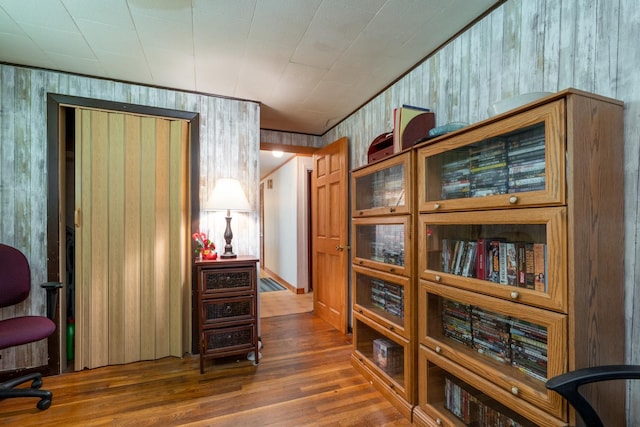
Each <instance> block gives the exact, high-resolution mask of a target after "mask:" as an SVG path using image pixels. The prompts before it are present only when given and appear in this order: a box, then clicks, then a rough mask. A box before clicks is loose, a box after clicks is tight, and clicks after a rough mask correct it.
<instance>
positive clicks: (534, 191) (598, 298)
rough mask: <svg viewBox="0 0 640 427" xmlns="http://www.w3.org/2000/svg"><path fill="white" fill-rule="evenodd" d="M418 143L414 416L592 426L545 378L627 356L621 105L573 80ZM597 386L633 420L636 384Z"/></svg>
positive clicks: (457, 422) (612, 417) (593, 393)
mask: <svg viewBox="0 0 640 427" xmlns="http://www.w3.org/2000/svg"><path fill="white" fill-rule="evenodd" d="M414 150H415V155H416V170H417V174H416V180H417V181H416V184H417V201H416V205H417V210H416V211H415V212H416V215H417V216H418V217H419V218H418V221H417V222H418V225H417V240H418V251H417V256H416V258H417V270H418V271H417V273H416V275H417V276H418V277H419V285H418V287H417V290H416V293H415V294H412V295H415V297H416V299H417V300H418V307H417V317H416V318H417V327H416V329H417V336H418V342H419V345H418V356H417V371H416V373H417V382H418V402H417V403H418V404H417V406H416V407H415V408H414V411H413V422H414V423H415V424H417V425H427V426H462V425H466V424H467V423H468V422H470V421H471V420H472V418H473V417H476V420H477V421H479V422H480V423H481V424H480V425H482V422H483V421H486V420H487V419H488V417H490V416H496V415H495V414H496V413H500V414H502V415H501V416H503V417H511V418H514V419H517V420H518V421H519V422H521V423H523V424H524V425H529V424H527V423H530V425H541V426H564V425H568V424H571V425H581V420H576V419H575V418H576V417H575V413H574V412H573V411H572V410H571V409H570V408H568V406H567V404H566V402H565V401H564V400H563V399H561V398H560V397H559V395H557V394H556V393H555V392H552V391H549V390H547V389H546V388H545V385H544V384H545V381H546V379H548V378H551V377H553V376H555V375H557V374H561V373H564V372H566V371H569V370H574V369H579V368H583V367H589V366H597V365H607V364H618V363H624V348H625V342H624V340H625V333H624V330H625V328H624V232H623V223H624V189H623V188H624V182H623V163H624V143H623V105H622V103H621V102H618V101H615V100H612V99H608V98H604V97H600V96H596V95H592V94H588V93H584V92H581V91H577V90H573V89H569V90H565V91H563V92H559V93H557V94H554V95H551V96H549V97H547V98H544V99H541V100H539V101H536V102H533V103H531V104H528V105H526V106H523V107H521V108H518V109H516V110H513V111H510V112H507V113H504V114H502V115H499V116H496V117H493V118H490V119H488V120H485V121H483V122H480V123H477V124H474V125H471V126H468V127H466V128H464V129H461V130H459V131H456V132H453V133H450V134H448V135H444V136H441V137H438V138H435V139H432V140H430V141H427V142H425V143H423V144H421V145H419V146H416V147H415V148H414ZM354 188H355V189H356V191H357V190H358V189H357V187H354ZM354 236H356V237H357V235H356V234H355V233H354ZM409 304H410V303H409ZM356 314H358V313H357V310H356ZM357 319H358V317H356V320H357ZM409 339H411V338H409ZM409 345H410V344H409ZM586 393H587V395H588V396H587V397H588V399H589V400H590V401H592V402H594V404H595V406H596V410H597V412H598V413H599V414H600V415H601V416H602V419H603V421H604V423H605V425H612V426H613V425H616V426H620V425H624V424H625V421H624V420H625V405H624V402H625V390H624V382H622V381H617V382H616V381H610V382H606V383H601V384H598V385H597V386H595V385H592V386H590V387H589V388H587V389H586ZM469 402H471V403H469ZM471 407H475V408H478V407H482V408H483V410H482V411H483V412H482V413H481V415H474V413H475V412H474V411H475V410H472V409H470V408H471ZM488 414H489V415H488ZM478 417H480V418H479V419H478ZM483 417H484V418H483Z"/></svg>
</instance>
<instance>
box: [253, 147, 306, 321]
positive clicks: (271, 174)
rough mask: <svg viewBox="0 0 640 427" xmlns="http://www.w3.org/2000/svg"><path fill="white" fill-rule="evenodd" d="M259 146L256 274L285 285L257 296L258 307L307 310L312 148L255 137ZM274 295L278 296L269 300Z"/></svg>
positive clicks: (267, 309) (268, 309)
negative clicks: (258, 216) (260, 140)
mask: <svg viewBox="0 0 640 427" xmlns="http://www.w3.org/2000/svg"><path fill="white" fill-rule="evenodd" d="M260 150H261V151H260V178H261V181H260V266H261V272H260V274H261V276H263V277H266V278H273V279H275V280H276V281H278V282H280V283H281V284H283V285H284V286H285V287H286V288H287V290H286V291H280V292H278V293H277V294H279V295H276V294H273V293H271V292H270V293H269V295H266V296H265V298H262V296H261V307H263V310H261V313H262V314H263V315H266V316H268V313H271V312H272V311H273V310H272V308H273V307H274V306H278V307H282V308H281V309H279V310H277V311H278V313H279V314H280V312H282V313H281V314H289V313H288V312H287V311H286V307H291V310H292V311H291V313H295V312H300V311H299V310H301V309H304V307H306V311H312V310H313V303H312V296H313V295H312V294H311V291H312V290H313V289H312V286H311V259H312V256H311V240H310V239H311V222H310V212H311V203H310V201H311V197H310V192H311V188H310V184H311V182H310V179H309V176H310V175H309V174H310V169H311V167H312V164H313V163H312V160H311V157H312V155H313V153H314V152H315V151H316V150H317V149H316V148H313V147H302V146H290V145H282V144H270V143H261V145H260ZM277 151H280V152H281V153H282V155H281V157H278V158H275V157H274V155H273V153H274V152H277ZM276 298H282V299H284V301H278V302H277V303H274V304H272V303H271V302H270V301H271V300H274V299H276ZM302 301H304V302H302Z"/></svg>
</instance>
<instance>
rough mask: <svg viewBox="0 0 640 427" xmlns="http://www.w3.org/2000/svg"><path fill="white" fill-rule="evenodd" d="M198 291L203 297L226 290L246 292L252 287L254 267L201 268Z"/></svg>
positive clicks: (226, 291) (225, 291)
mask: <svg viewBox="0 0 640 427" xmlns="http://www.w3.org/2000/svg"><path fill="white" fill-rule="evenodd" d="M200 274H201V275H202V277H201V281H200V286H201V288H200V291H201V292H202V295H203V297H204V296H206V295H211V294H221V293H228V292H247V291H251V290H253V289H254V283H255V274H256V271H255V268H254V267H252V268H243V267H240V268H219V269H215V270H213V269H202V270H201V273H200Z"/></svg>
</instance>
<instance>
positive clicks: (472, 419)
mask: <svg viewBox="0 0 640 427" xmlns="http://www.w3.org/2000/svg"><path fill="white" fill-rule="evenodd" d="M418 375H419V380H418V384H419V388H420V391H419V393H418V394H419V395H420V402H419V405H420V408H421V409H422V411H424V412H425V413H426V414H428V415H429V416H430V417H431V418H432V419H434V420H435V421H436V424H437V425H439V426H446V427H454V426H460V425H467V426H476V427H495V426H496V425H504V426H522V427H535V426H545V427H560V426H563V427H564V426H566V425H567V421H566V419H556V418H551V417H550V416H549V414H547V413H546V412H544V411H542V410H540V409H539V408H537V407H535V406H533V405H531V404H530V403H528V402H525V401H523V400H521V399H518V398H517V397H515V396H514V397H513V398H508V399H505V397H504V393H503V392H502V391H501V390H499V389H498V388H497V387H495V386H494V385H493V384H491V383H487V382H486V381H484V380H482V379H481V378H479V377H478V376H476V375H473V374H471V373H469V372H468V371H466V370H465V369H464V368H463V367H461V366H459V365H456V364H454V363H451V362H450V361H448V360H447V359H445V358H442V357H440V356H439V355H438V354H437V353H435V352H434V351H431V350H429V349H428V348H426V347H424V346H421V347H420V350H419V355H418ZM462 378H464V380H462ZM480 389H482V391H480Z"/></svg>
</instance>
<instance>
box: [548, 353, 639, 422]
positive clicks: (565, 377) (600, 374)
mask: <svg viewBox="0 0 640 427" xmlns="http://www.w3.org/2000/svg"><path fill="white" fill-rule="evenodd" d="M631 379H633V380H637V379H640V365H606V366H595V367H592V368H583V369H576V370H575V371H571V372H567V373H564V374H561V375H558V376H555V377H553V378H551V379H549V380H548V381H547V383H546V386H547V388H548V389H549V390H553V391H555V392H557V393H559V394H560V395H561V396H562V397H564V398H565V399H567V401H568V402H569V404H570V405H571V406H573V409H575V410H576V413H577V414H578V415H579V416H580V418H582V421H584V423H585V425H586V426H587V427H604V424H602V420H601V419H600V417H599V416H598V414H597V413H596V411H595V410H594V409H593V406H591V404H590V403H589V401H587V399H585V398H584V396H583V395H582V394H580V392H579V391H578V388H579V387H580V386H582V385H585V384H590V383H595V382H599V381H609V380H631ZM609 427H614V426H609Z"/></svg>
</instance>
